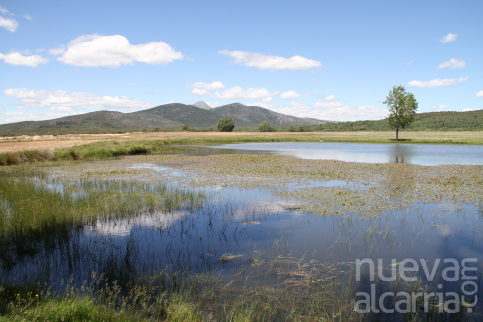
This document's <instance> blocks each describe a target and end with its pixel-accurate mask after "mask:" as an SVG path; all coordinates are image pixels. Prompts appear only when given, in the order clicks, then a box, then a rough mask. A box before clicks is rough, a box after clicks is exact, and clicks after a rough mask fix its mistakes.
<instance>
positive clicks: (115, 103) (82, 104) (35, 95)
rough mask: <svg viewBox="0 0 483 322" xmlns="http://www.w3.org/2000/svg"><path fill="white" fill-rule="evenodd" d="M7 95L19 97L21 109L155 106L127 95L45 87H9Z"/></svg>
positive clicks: (144, 107)
mask: <svg viewBox="0 0 483 322" xmlns="http://www.w3.org/2000/svg"><path fill="white" fill-rule="evenodd" d="M4 93H5V95H7V96H9V97H12V98H15V99H18V100H20V101H21V102H22V103H21V104H17V105H16V106H15V107H16V108H19V109H29V108H39V107H48V108H52V107H55V108H56V109H54V110H56V111H61V110H62V111H66V110H67V108H80V109H88V110H93V109H95V110H105V109H110V110H124V111H129V112H131V111H137V110H142V109H147V108H150V107H153V104H151V103H147V102H143V101H140V100H137V99H130V98H128V97H125V96H115V97H111V96H101V95H97V94H91V93H71V94H68V93H66V91H63V90H57V91H47V90H45V89H34V90H30V89H26V88H7V89H5V90H4Z"/></svg>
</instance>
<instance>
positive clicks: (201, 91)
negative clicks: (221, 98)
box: [191, 88, 213, 97]
mask: <svg viewBox="0 0 483 322" xmlns="http://www.w3.org/2000/svg"><path fill="white" fill-rule="evenodd" d="M191 92H192V93H193V94H195V95H196V96H206V97H212V96H213V94H211V93H210V92H208V91H207V90H206V89H199V88H193V90H192V91H191Z"/></svg>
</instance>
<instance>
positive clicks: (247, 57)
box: [218, 50, 322, 71]
mask: <svg viewBox="0 0 483 322" xmlns="http://www.w3.org/2000/svg"><path fill="white" fill-rule="evenodd" d="M218 53H219V54H222V55H226V56H230V57H232V58H234V59H235V64H241V65H245V66H248V67H257V68H258V69H261V70H265V69H269V70H271V71H274V70H277V69H282V70H289V69H291V70H303V69H310V68H315V67H321V66H322V64H321V63H320V62H318V61H316V60H312V59H308V58H305V57H302V56H298V55H297V56H293V57H291V58H285V57H279V56H269V55H265V54H261V53H252V52H248V51H228V50H222V51H219V52H218Z"/></svg>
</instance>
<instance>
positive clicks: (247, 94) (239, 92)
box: [215, 86, 277, 99]
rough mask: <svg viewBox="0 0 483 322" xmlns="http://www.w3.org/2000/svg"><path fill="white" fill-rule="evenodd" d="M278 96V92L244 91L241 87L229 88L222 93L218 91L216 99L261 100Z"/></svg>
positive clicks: (265, 90)
mask: <svg viewBox="0 0 483 322" xmlns="http://www.w3.org/2000/svg"><path fill="white" fill-rule="evenodd" d="M275 94H277V92H270V91H269V90H268V89H266V88H253V87H250V88H248V89H247V90H243V88H241V87H239V86H235V87H232V88H228V89H225V90H222V91H216V92H215V97H216V98H221V99H240V98H249V99H260V98H262V99H263V98H267V97H271V96H274V95H275Z"/></svg>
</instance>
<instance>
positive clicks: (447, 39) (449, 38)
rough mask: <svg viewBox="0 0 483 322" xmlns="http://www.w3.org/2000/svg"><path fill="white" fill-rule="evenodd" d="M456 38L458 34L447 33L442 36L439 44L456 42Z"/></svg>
mask: <svg viewBox="0 0 483 322" xmlns="http://www.w3.org/2000/svg"><path fill="white" fill-rule="evenodd" d="M456 37H458V34H452V33H449V34H447V35H446V36H444V37H443V38H441V42H442V43H447V42H451V41H456Z"/></svg>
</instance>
